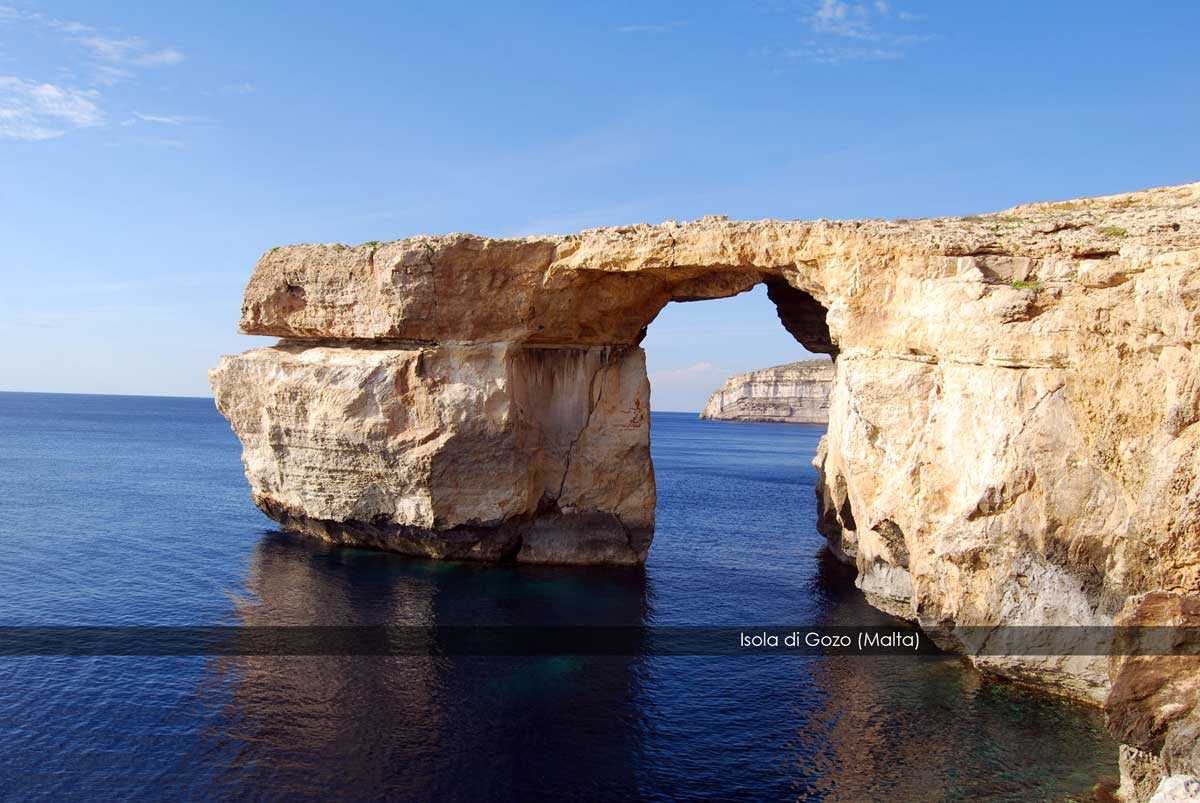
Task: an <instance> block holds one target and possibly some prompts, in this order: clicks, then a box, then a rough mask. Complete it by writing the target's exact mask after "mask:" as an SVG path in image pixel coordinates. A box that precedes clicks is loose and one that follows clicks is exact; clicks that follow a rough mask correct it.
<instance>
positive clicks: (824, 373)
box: [700, 360, 833, 424]
mask: <svg viewBox="0 0 1200 803" xmlns="http://www.w3.org/2000/svg"><path fill="white" fill-rule="evenodd" d="M832 388H833V363H832V362H830V361H829V360H802V361H800V362H790V363H788V364H786V365H776V366H774V367H773V368H761V369H759V370H757V371H749V372H747V373H744V374H735V375H734V376H731V377H729V379H727V380H725V384H723V385H721V387H719V388H717V389H716V390H715V391H714V392H713V394H712V396H709V398H708V403H707V404H705V405H704V410H703V411H702V412H701V413H700V417H701V418H711V419H719V420H725V421H779V422H784V423H788V424H824V423H825V422H826V421H828V420H829V394H830V391H831V390H832Z"/></svg>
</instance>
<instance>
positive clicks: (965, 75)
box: [0, 0, 1200, 409]
mask: <svg viewBox="0 0 1200 803" xmlns="http://www.w3.org/2000/svg"><path fill="white" fill-rule="evenodd" d="M6 2H7V5H5V4H4V3H6ZM344 5H352V7H350V8H346V7H343V6H344ZM1198 34H1200V4H1197V3H1192V2H1163V3H1153V4H1134V3H1129V2H1119V3H1111V4H1106V3H1097V2H1088V3H1041V2H1037V3H1034V2H1028V3H1021V2H1014V3H966V2H954V3H951V2H942V3H933V2H916V1H915V0H914V1H913V2H891V0H888V2H848V1H846V2H842V1H841V0H812V1H811V2H783V1H782V0H774V1H772V0H761V1H759V2H730V3H720V4H717V3H711V4H710V3H700V2H680V3H650V2H639V3H621V2H606V3H589V4H578V5H575V4H569V3H561V2H556V3H533V2H522V3H514V4H511V5H508V6H503V5H501V4H498V3H487V4H478V5H471V4H453V3H445V2H442V3H356V4H331V3H328V2H319V3H316V2H314V3H303V2H301V3H288V4H282V3H280V4H278V5H276V6H271V5H269V4H267V3H245V2H237V3H220V2H207V3H191V4H166V3H163V4H150V3H101V2H61V3H49V2H47V3H32V2H30V3H26V2H17V0H0V178H2V180H0V337H3V340H4V343H5V344H6V345H5V349H4V356H5V360H4V371H3V373H2V374H0V389H3V390H42V391H70V392H101V393H145V394H182V395H205V394H207V393H208V388H207V382H206V378H205V371H206V370H207V368H208V367H209V366H211V365H212V364H213V363H214V362H215V360H216V357H217V355H218V354H221V353H231V352H235V351H240V350H243V349H246V348H251V347H254V346H255V345H259V344H261V343H264V342H269V341H267V340H265V339H259V338H248V337H242V336H238V335H237V334H236V332H235V324H236V319H237V315H238V309H239V305H240V296H241V291H242V288H243V286H244V284H245V281H246V279H247V277H248V276H249V273H250V271H251V269H252V268H253V266H254V262H255V260H256V259H257V257H258V255H259V254H260V253H261V252H263V251H265V250H266V249H268V248H270V247H272V246H275V245H280V244H286V243H291V242H314V241H315V242H327V241H344V242H363V241H366V240H385V239H392V238H397V237H404V236H408V235H413V234H420V233H441V232H450V231H472V232H476V233H479V234H484V235H493V236H503V235H523V234H531V233H539V232H548V233H558V232H567V231H573V230H577V229H579V228H582V227H588V226H599V225H609V224H622V223H630V222H636V221H648V222H660V221H663V220H667V219H691V218H696V217H700V216H702V215H706V214H727V215H729V216H730V217H731V218H735V219H736V218H747V219H749V218H762V217H779V218H814V217H826V218H844V217H919V216H929V215H939V214H969V213H976V212H983V211H990V210H995V209H1001V208H1004V207H1007V206H1011V205H1013V204H1016V203H1020V202H1025V201H1032V200H1045V199H1054V198H1066V197H1075V196H1081V195H1092V194H1102V193H1111V192H1120V191H1124V190H1132V189H1137V188H1141V187H1147V186H1155V185H1161V184H1175V183H1182V182H1187V181H1195V180H1200V160H1198V159H1197V157H1198V156H1200V152H1198V146H1197V139H1198V138H1197V135H1196V132H1197V130H1198V125H1197V124H1198V123H1200V92H1198V81H1200V48H1197V47H1196V39H1197V35H1198ZM644 345H645V346H646V349H647V353H648V356H649V360H650V368H651V381H652V385H653V404H654V406H655V407H656V408H658V409H699V407H700V406H701V405H702V404H703V400H704V397H705V396H706V395H707V392H708V391H709V390H711V389H712V388H713V387H714V386H715V385H716V384H719V382H720V381H721V380H722V379H723V378H724V376H725V375H727V374H729V373H733V372H736V371H742V370H749V369H752V368H756V367H762V366H766V365H771V364H775V363H778V362H784V361H787V360H790V359H796V358H798V357H802V356H803V355H804V352H803V351H802V350H801V349H800V347H799V345H798V344H796V343H794V342H793V341H791V339H790V338H789V337H788V336H787V334H786V333H785V332H784V331H783V330H782V328H781V327H779V325H778V323H777V322H776V318H775V313H774V310H773V308H772V307H771V305H770V303H769V302H768V301H767V299H766V297H765V294H764V293H762V292H761V290H760V291H756V292H754V293H750V294H747V295H745V296H739V297H737V298H735V299H727V300H723V301H713V302H703V303H698V304H687V305H679V304H675V305H671V306H670V307H668V308H667V309H666V310H665V311H664V312H663V314H662V315H661V316H660V318H659V319H658V320H657V321H656V322H655V323H654V324H653V326H652V327H651V329H650V336H649V337H648V338H647V340H646V342H645V344H644Z"/></svg>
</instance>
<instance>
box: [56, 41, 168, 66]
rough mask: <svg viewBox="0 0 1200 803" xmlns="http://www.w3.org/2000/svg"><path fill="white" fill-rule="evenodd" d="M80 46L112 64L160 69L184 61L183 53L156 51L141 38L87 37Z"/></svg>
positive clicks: (165, 50)
mask: <svg viewBox="0 0 1200 803" xmlns="http://www.w3.org/2000/svg"><path fill="white" fill-rule="evenodd" d="M79 44H81V45H82V46H83V47H85V48H86V49H88V50H89V51H91V52H92V54H93V55H95V56H96V57H97V58H100V59H103V60H104V61H107V62H110V63H112V64H129V65H134V66H138V67H160V66H165V65H171V64H178V63H179V62H181V61H183V60H184V58H185V57H184V55H183V53H181V52H179V51H178V50H176V49H175V48H173V47H164V48H158V49H154V48H151V47H150V45H149V44H148V43H147V42H146V40H144V39H142V38H141V37H140V36H129V37H126V38H124V39H115V38H112V37H108V36H86V37H83V38H82V39H80V40H79Z"/></svg>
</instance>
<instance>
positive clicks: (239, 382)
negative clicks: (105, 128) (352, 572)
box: [211, 184, 1200, 799]
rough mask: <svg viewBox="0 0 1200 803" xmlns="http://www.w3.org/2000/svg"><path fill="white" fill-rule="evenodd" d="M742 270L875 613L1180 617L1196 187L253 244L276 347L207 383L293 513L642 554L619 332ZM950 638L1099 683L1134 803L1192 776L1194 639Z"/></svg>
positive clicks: (455, 540)
mask: <svg viewBox="0 0 1200 803" xmlns="http://www.w3.org/2000/svg"><path fill="white" fill-rule="evenodd" d="M760 283H765V284H766V286H767V290H768V295H769V297H770V298H771V300H772V301H773V302H774V303H775V305H776V308H777V311H778V315H779V319H780V321H781V323H782V324H783V326H784V327H785V328H786V329H787V330H788V331H789V332H790V333H791V334H792V335H793V336H794V337H795V338H796V339H797V340H798V341H799V342H800V343H801V344H802V345H803V346H804V347H805V348H807V349H808V350H809V351H811V352H815V353H821V354H828V355H831V356H833V357H834V358H835V379H834V385H833V390H832V395H831V401H830V408H829V425H828V434H827V435H826V437H825V439H824V441H823V443H822V446H821V449H820V451H819V454H818V457H817V465H818V468H819V470H820V486H819V489H818V493H819V516H820V519H819V522H818V526H819V528H820V530H821V531H822V533H824V534H825V536H826V537H827V538H828V540H829V542H830V545H831V548H832V549H833V550H834V552H835V553H836V554H837V555H839V556H840V557H841V558H842V559H844V560H846V561H848V562H851V563H853V564H854V565H855V566H856V567H857V569H858V584H859V585H860V587H861V588H862V589H863V590H864V591H865V592H866V593H867V594H868V598H869V599H871V600H872V601H873V602H874V603H875V604H877V605H879V606H880V607H883V608H885V609H887V610H890V611H893V612H895V613H897V614H899V615H902V616H905V617H907V618H910V619H914V620H917V621H919V622H920V623H921V624H922V625H924V626H926V627H928V628H930V629H931V630H934V629H936V630H937V632H940V633H942V634H943V637H944V638H945V640H946V641H947V642H948V643H953V641H954V631H955V628H959V627H963V626H972V625H1004V624H1056V625H1083V624H1100V625H1104V624H1110V623H1113V622H1122V623H1124V622H1134V623H1137V624H1155V623H1169V622H1174V621H1185V620H1188V619H1187V617H1189V616H1194V615H1195V613H1196V600H1197V597H1198V596H1200V452H1198V451H1197V449H1198V447H1200V426H1197V421H1198V420H1200V351H1198V350H1197V344H1198V341H1200V184H1189V185H1183V186H1177V187H1164V188H1160V189H1154V190H1147V191H1143V192H1135V193H1129V194H1124V195H1113V196H1108V197H1103V198H1089V199H1082V200H1075V201H1065V202H1058V203H1040V204H1030V205H1027V206H1020V207H1016V208H1013V209H1010V210H1007V211H1005V212H1001V213H996V214H988V215H979V216H973V217H957V218H934V219H925V220H896V221H840V222H839V221H824V220H821V221H774V220H766V221H758V222H731V221H728V220H725V219H724V218H705V219H702V220H698V221H695V222H692V223H682V224H681V223H666V224H662V225H657V226H650V225H637V226H627V227H622V228H609V229H594V230H590V231H585V232H583V233H581V234H576V235H567V236H554V237H529V238H524V239H507V240H495V239H486V238H482V237H475V236H472V235H467V234H453V235H448V236H440V237H416V238H412V239H407V240H400V241H397V242H391V243H367V244H364V245H359V246H344V245H297V246H290V247H285V248H276V249H273V250H271V251H270V252H268V253H267V254H265V255H264V256H263V257H262V259H261V260H260V261H259V264H258V267H257V268H256V270H255V272H254V275H253V277H252V278H251V280H250V283H249V286H248V287H247V290H246V295H245V301H244V303H243V307H242V319H241V330H242V331H243V332H245V333H247V334H256V335H274V336H277V337H280V338H283V339H282V340H281V341H280V343H279V344H278V345H276V346H272V347H267V348H261V349H256V350H253V351H250V352H247V353H245V354H242V355H240V356H236V357H225V358H223V359H222V361H221V364H220V365H219V366H218V367H217V368H216V369H214V370H213V372H212V374H211V378H212V384H213V388H214V391H215V393H216V400H217V405H218V407H219V409H220V410H221V412H222V413H223V414H224V415H225V416H226V417H227V418H229V420H230V421H231V423H232V424H233V428H234V431H235V432H236V433H237V434H238V436H239V438H241V441H242V444H243V446H244V450H245V451H244V462H245V466H246V474H247V477H248V479H249V481H250V485H251V489H252V492H253V496H254V500H255V502H256V503H257V504H258V506H259V507H260V508H262V510H263V511H265V512H266V513H267V514H268V515H270V516H272V517H273V518H275V519H277V520H278V521H280V522H282V523H283V524H285V525H286V526H288V527H291V528H294V529H297V530H301V531H304V532H307V533H310V534H313V535H317V536H320V537H322V538H327V539H330V540H334V541H339V542H346V543H356V544H367V545H371V546H377V547H380V548H384V549H393V550H396V551H400V552H404V553H407V554H413V555H424V556H429V557H435V558H474V559H482V560H515V561H528V562H551V563H553V562H578V563H611V564H622V563H624V564H636V563H639V562H641V561H642V560H644V559H645V557H646V554H647V549H648V548H649V544H650V538H651V535H652V531H653V517H654V477H653V472H652V468H651V463H650V452H649V437H650V422H649V406H650V405H649V402H650V388H649V384H648V382H647V380H646V372H645V362H644V358H643V354H642V351H641V349H640V347H639V345H638V344H639V343H640V342H641V339H642V337H643V336H644V334H645V331H646V327H647V326H648V325H649V324H650V322H651V321H653V320H654V318H655V316H656V315H657V314H658V312H659V311H660V310H661V309H662V307H663V306H664V305H665V304H667V303H668V302H670V301H696V300H701V299H708V298H720V297H725V296H731V295H735V294H737V293H741V292H744V291H746V290H749V289H750V288H752V287H754V286H755V285H757V284H760ZM801 526H802V525H801ZM731 537H735V536H734V534H731ZM974 660H975V661H976V663H977V664H978V665H980V666H982V667H983V668H985V669H988V670H990V671H994V672H998V673H1002V674H1006V675H1008V676H1010V677H1015V678H1018V679H1021V680H1025V681H1028V682H1034V683H1039V684H1041V685H1043V686H1047V687H1051V688H1055V689H1056V690H1058V691H1060V692H1064V693H1068V694H1072V695H1074V696H1077V697H1082V698H1086V699H1092V700H1096V701H1100V700H1104V699H1106V698H1108V702H1109V703H1110V709H1111V715H1112V716H1113V717H1114V719H1113V722H1114V729H1115V732H1118V733H1119V734H1120V735H1121V737H1122V738H1123V740H1124V741H1125V742H1126V744H1127V748H1126V749H1125V751H1124V754H1123V758H1122V766H1123V770H1124V774H1125V778H1124V781H1125V786H1126V790H1127V792H1128V793H1129V795H1130V796H1131V797H1133V798H1141V799H1144V798H1145V797H1147V796H1148V795H1147V793H1146V790H1147V789H1152V787H1153V783H1154V782H1155V781H1156V779H1157V778H1159V777H1163V776H1165V775H1171V774H1175V775H1178V774H1187V773H1196V772H1197V771H1200V757H1198V756H1197V753H1196V748H1195V743H1196V740H1195V735H1196V733H1197V731H1198V730H1200V724H1198V723H1200V713H1197V708H1196V703H1197V697H1198V696H1200V691H1198V687H1200V682H1197V679H1198V678H1200V671H1197V667H1196V665H1195V660H1200V659H1193V661H1192V662H1191V663H1186V661H1185V664H1183V665H1173V666H1172V668H1171V669H1170V671H1169V672H1168V673H1167V674H1166V675H1164V674H1163V670H1161V667H1163V666H1166V665H1165V664H1162V663H1161V662H1156V661H1153V660H1148V661H1140V660H1127V661H1119V660H1115V659H1114V660H1113V661H1107V660H1106V659H1103V658H1089V657H1086V656H1073V657H1042V658H1039V657H1032V656H1017V657H1013V658H997V657H982V656H975V657H974ZM1114 689H1115V690H1116V691H1117V692H1120V697H1119V698H1117V699H1113V698H1111V696H1110V694H1109V693H1110V690H1114ZM1114 693H1115V692H1114Z"/></svg>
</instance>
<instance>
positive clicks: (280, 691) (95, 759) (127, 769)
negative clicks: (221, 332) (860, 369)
mask: <svg viewBox="0 0 1200 803" xmlns="http://www.w3.org/2000/svg"><path fill="white" fill-rule="evenodd" d="M652 427H653V429H652V432H653V442H654V463H655V469H656V473H657V476H658V483H659V507H658V530H657V535H656V538H655V543H654V546H653V548H652V550H651V557H650V560H649V562H648V563H647V565H646V567H645V568H644V569H637V570H624V569H620V570H613V569H603V570H601V569H570V568H548V567H512V566H507V567H497V566H481V565H472V564H461V563H459V564H439V563H433V562H428V561H420V560H411V559H406V558H403V557H399V556H394V555H386V554H381V553H375V552H370V551H366V550H354V549H335V548H331V547H327V546H324V545H321V544H316V543H313V542H311V541H309V540H306V539H302V538H298V537H294V536H291V535H289V534H286V533H282V532H280V531H279V530H278V529H277V528H276V527H275V526H274V525H273V524H272V523H271V522H270V521H269V520H267V519H265V518H264V517H263V516H262V515H261V514H260V513H259V512H258V511H257V510H255V509H254V507H253V505H251V503H250V500H249V493H248V490H247V487H246V484H245V480H244V478H243V476H242V473H241V465H240V462H239V447H238V444H237V441H236V439H235V438H234V437H233V435H232V434H231V433H230V431H229V428H228V426H227V425H226V423H225V422H224V420H223V419H221V418H220V416H219V415H217V413H216V411H215V410H214V409H213V406H212V402H211V401H209V400H203V399H155V398H135V397H111V396H110V397H103V396H65V395H47V394H0V432H3V435H2V436H0V437H2V439H3V440H2V441H0V442H2V444H3V448H2V449H0V500H2V501H0V505H2V507H0V514H2V516H0V521H2V523H3V528H4V539H5V541H4V544H5V551H4V556H3V559H2V560H0V624H5V625H12V624H103V625H120V624H168V625H207V624H224V625H241V624H359V623H372V624H375V623H387V624H422V625H425V624H447V623H453V624H473V623H479V624H546V623H555V624H570V623H589V624H645V625H677V624H696V625H735V626H736V625H744V624H756V625H764V624H776V625H781V626H786V625H805V626H809V625H822V624H825V625H829V624H882V623H887V622H889V621H890V620H888V619H887V617H885V616H883V615H882V614H880V613H878V612H875V611H874V610H872V609H871V608H869V607H868V606H867V605H866V604H865V603H864V602H863V600H862V598H861V596H860V595H859V594H858V593H857V592H856V591H854V589H853V587H852V586H850V585H848V583H847V578H846V576H845V572H844V570H843V569H841V568H840V567H838V566H837V565H835V564H834V563H833V562H831V561H830V560H828V559H827V557H825V556H823V554H822V550H821V539H820V537H819V536H818V535H817V534H816V532H815V530H814V529H813V521H814V516H815V511H814V498H813V483H814V481H815V472H814V470H813V468H812V467H811V465H810V461H811V459H812V455H813V452H814V450H815V448H816V444H817V441H818V439H819V437H820V435H821V433H822V430H821V429H820V428H818V427H806V426H786V425H771V424H733V423H722V422H702V421H699V420H697V419H696V418H695V417H693V416H690V415H684V414H670V413H667V414H659V413H656V414H654V416H653V418H652ZM0 678H3V682H0V755H2V756H3V769H2V770H0V797H2V798H4V799H14V800H23V799H48V800H51V799H52V800H84V799H87V800H97V799H126V800H180V799H187V800H201V799H205V800H211V799H225V800H240V799H246V800H289V801H291V800H316V799H329V798H337V799H360V800H375V799H381V798H391V799H404V800H463V801H476V800H481V799H498V800H522V801H529V800H541V799H545V800H564V799H575V798H582V799H604V800H638V799H643V800H663V801H668V800H712V799H725V800H734V799H736V800H752V801H753V800H772V801H775V800H790V801H794V800H830V801H834V800H837V801H860V800H885V801H891V800H896V801H952V800H964V801H967V800H970V801H1039V800H1066V799H1083V798H1084V797H1085V796H1086V795H1087V793H1088V790H1089V789H1090V788H1091V786H1092V784H1093V783H1095V782H1096V781H1097V780H1098V779H1100V778H1102V777H1106V776H1107V777H1111V776H1113V775H1115V772H1116V746H1115V745H1114V744H1113V743H1112V742H1111V741H1110V740H1109V739H1108V737H1107V736H1106V735H1105V733H1104V729H1103V724H1102V722H1101V720H1100V717H1099V715H1098V714H1097V713H1096V712H1094V711H1091V710H1088V709H1086V708H1082V707H1079V706H1076V705H1072V704H1070V703H1066V702H1063V701H1059V700H1054V699H1051V698H1047V697H1043V696H1041V695H1038V694H1033V693H1030V692H1027V691H1024V690H1022V689H1019V688H1017V687H1014V686H1011V685H1008V684H1003V683H996V682H991V681H988V680H986V679H984V678H982V677H981V676H979V675H978V674H977V673H975V672H973V671H971V670H969V669H967V668H965V667H964V666H963V665H962V664H961V663H960V662H959V661H958V660H957V659H955V658H953V657H948V656H911V657H908V656H875V657H848V656H846V657H802V656H741V657H731V656H724V657H661V656H660V657H645V656H642V657H628V658H626V657H577V656H574V657H572V656H568V657H525V658H485V657H447V656H440V657H425V656H418V657H372V656H359V657H345V656H328V657H243V658H228V657H226V658H219V657H155V658H118V657H99V658H79V657H75V658H67V657H21V658H3V659H0Z"/></svg>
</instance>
